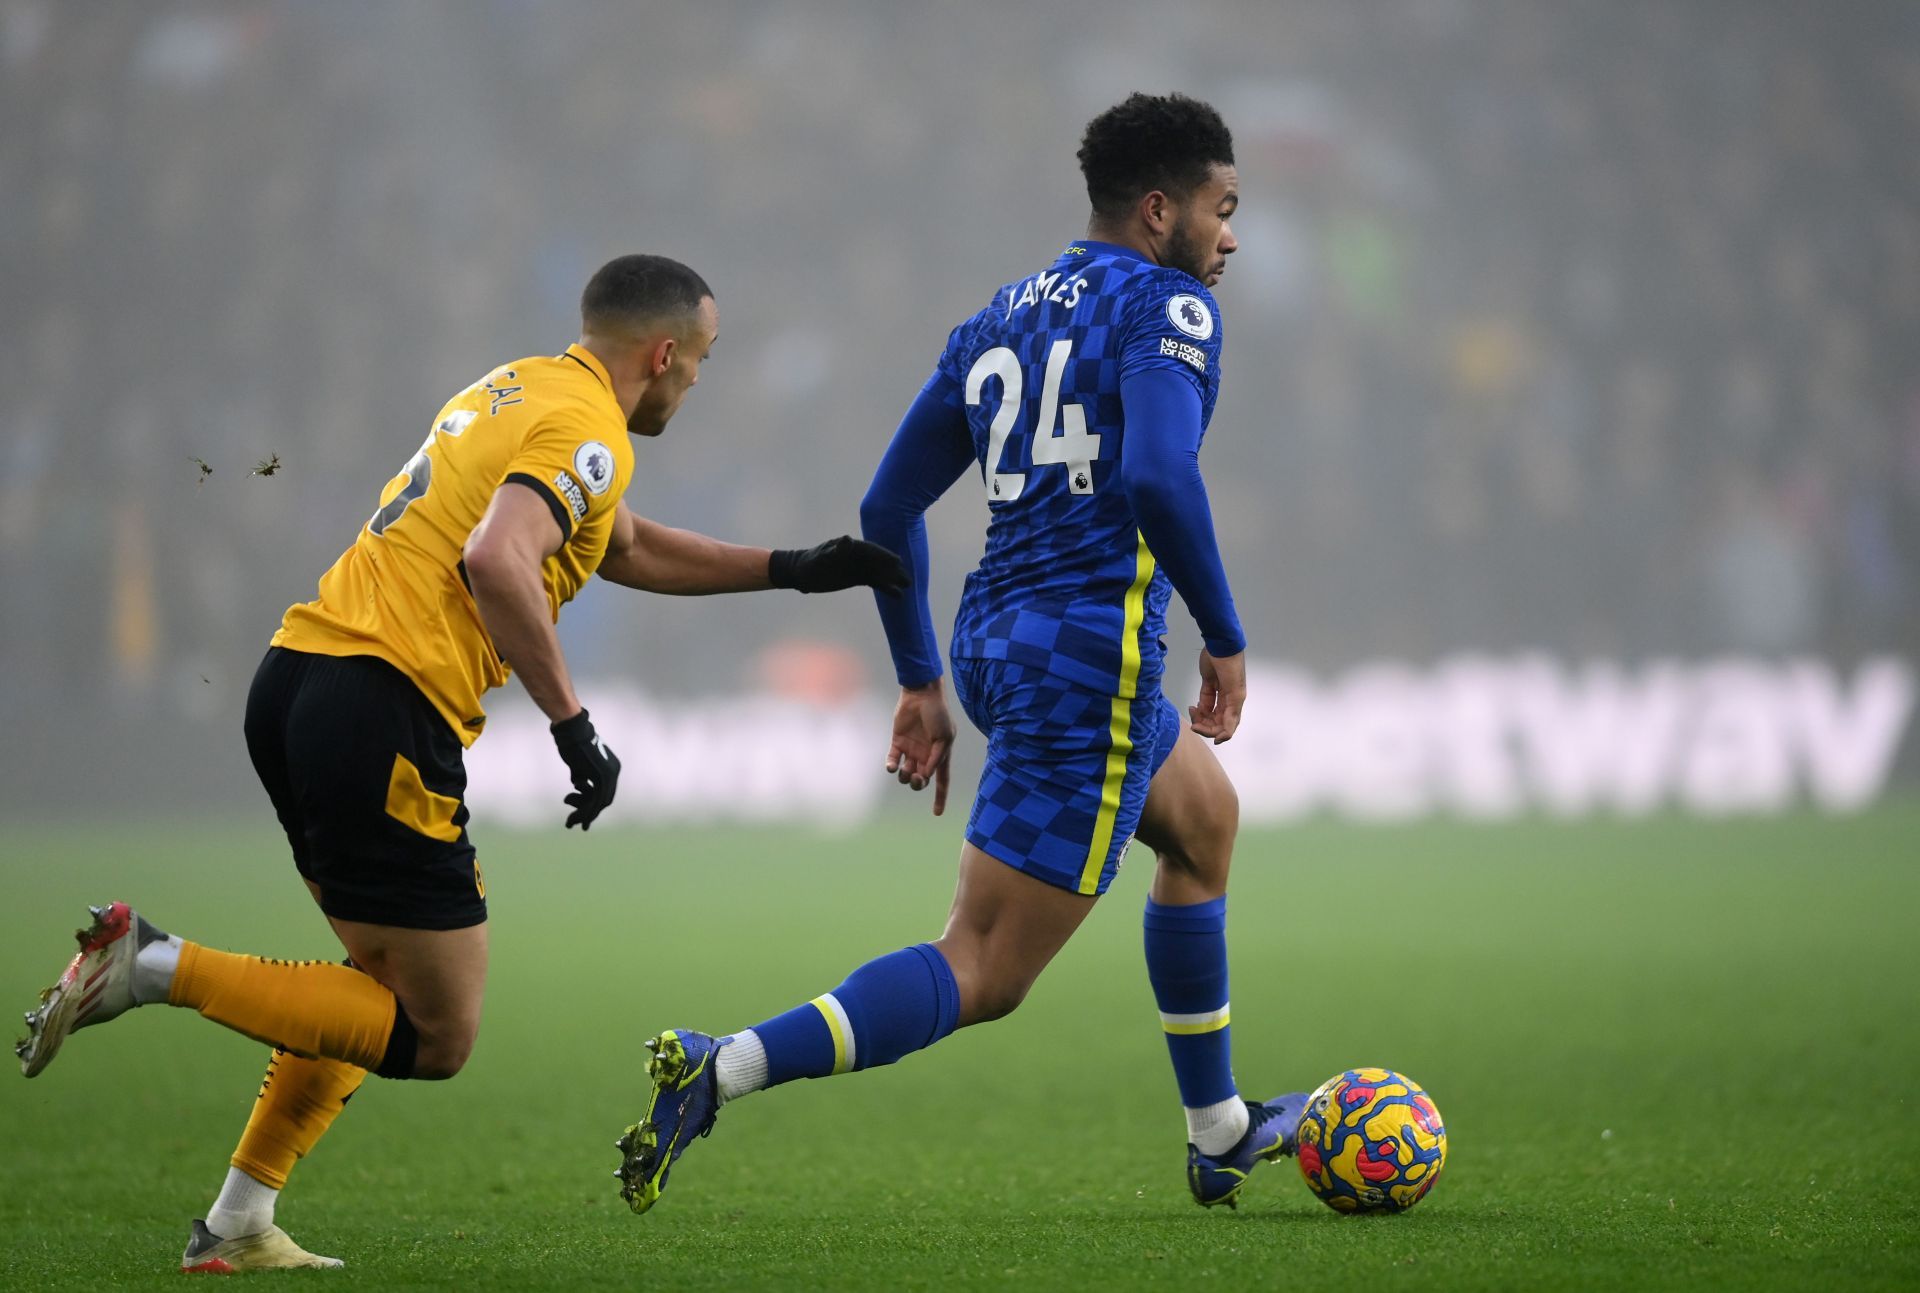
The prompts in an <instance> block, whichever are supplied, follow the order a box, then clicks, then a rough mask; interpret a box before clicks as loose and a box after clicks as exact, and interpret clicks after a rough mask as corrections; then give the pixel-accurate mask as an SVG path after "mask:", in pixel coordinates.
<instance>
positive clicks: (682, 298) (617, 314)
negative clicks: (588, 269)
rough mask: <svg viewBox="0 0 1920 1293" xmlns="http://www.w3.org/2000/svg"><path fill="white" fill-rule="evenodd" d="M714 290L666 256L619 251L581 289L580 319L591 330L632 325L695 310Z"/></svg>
mask: <svg viewBox="0 0 1920 1293" xmlns="http://www.w3.org/2000/svg"><path fill="white" fill-rule="evenodd" d="M712 295H713V289H712V288H710V287H708V286H707V281H706V280H705V279H704V278H701V277H700V276H699V275H698V274H696V273H694V272H693V271H692V270H690V269H688V268H687V267H686V266H685V265H682V264H681V263H680V262H679V261H677V260H670V259H668V258H667V257H665V256H640V255H635V256H616V257H614V259H612V260H610V261H608V262H607V263H606V264H604V265H602V266H601V267H600V268H599V269H597V270H595V271H594V274H593V277H592V278H590V279H588V280H587V290H586V291H584V292H582V293H581V294H580V323H581V325H582V326H583V327H584V328H585V329H586V330H587V331H589V332H602V331H611V330H613V329H617V328H620V327H623V326H624V327H631V326H633V325H634V324H637V323H645V322H649V321H651V320H654V319H659V318H662V317H664V316H667V315H676V314H692V313H693V312H694V311H695V310H697V309H699V308H700V302H701V301H702V300H704V299H705V298H707V297H709V296H712Z"/></svg>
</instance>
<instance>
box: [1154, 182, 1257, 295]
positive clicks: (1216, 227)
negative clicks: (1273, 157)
mask: <svg viewBox="0 0 1920 1293" xmlns="http://www.w3.org/2000/svg"><path fill="white" fill-rule="evenodd" d="M1239 207H1240V172H1238V171H1236V170H1235V169H1234V168H1233V167H1231V166H1215V167H1214V168H1213V170H1212V173H1211V175H1210V176H1209V177H1208V179H1207V182H1206V183H1205V184H1202V185H1201V186H1200V187H1199V188H1197V189H1195V190H1194V191H1193V193H1192V194H1191V195H1189V196H1188V198H1187V200H1186V202H1185V203H1183V204H1182V205H1181V207H1180V210H1179V214H1178V215H1177V216H1175V217H1174V221H1173V227H1172V228H1171V229H1170V230H1168V231H1167V248H1166V252H1165V253H1164V256H1163V258H1162V263H1163V264H1166V265H1170V266H1172V267H1173V268H1174V269H1184V270H1185V271H1187V273H1189V274H1191V275H1193V276H1194V277H1195V278H1197V279H1199V280H1200V281H1201V282H1202V283H1205V284H1206V285H1207V286H1208V287H1212V286H1213V285H1214V284H1215V283H1218V282H1219V281H1220V275H1221V274H1222V273H1223V272H1224V271H1225V270H1226V268H1227V257H1229V256H1231V255H1233V253H1234V252H1235V251H1237V250H1238V249H1239V247H1240V240H1239V239H1237V238H1235V237H1234V236H1233V228H1232V226H1231V224H1230V223H1229V222H1230V221H1231V220H1232V219H1233V213H1234V212H1235V211H1237V210H1238V209H1239Z"/></svg>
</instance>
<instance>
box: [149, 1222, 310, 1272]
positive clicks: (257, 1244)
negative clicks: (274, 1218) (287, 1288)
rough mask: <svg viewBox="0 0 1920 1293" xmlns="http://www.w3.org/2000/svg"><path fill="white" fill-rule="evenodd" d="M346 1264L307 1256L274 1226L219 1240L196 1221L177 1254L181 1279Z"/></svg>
mask: <svg viewBox="0 0 1920 1293" xmlns="http://www.w3.org/2000/svg"><path fill="white" fill-rule="evenodd" d="M345 1265H346V1263H345V1262H343V1261H341V1260H340V1259H339V1258H338V1257H322V1256H320V1255H319V1254H318V1253H310V1252H308V1251H307V1250H306V1249H304V1248H302V1247H301V1246H300V1245H299V1244H296V1243H294V1242H293V1239H292V1237H291V1236H289V1235H288V1234H287V1232H286V1231H284V1230H282V1229H281V1228H280V1227H278V1226H268V1227H267V1228H266V1229H265V1230H262V1231H261V1232H260V1233H259V1234H257V1235H241V1236H239V1237H238V1238H235V1239H222V1238H221V1237H220V1236H219V1235H216V1234H214V1233H213V1231H211V1230H209V1229H207V1223H206V1222H204V1221H201V1220H199V1219H198V1218H196V1219H195V1220H194V1223H193V1234H192V1235H190V1236H189V1237H188V1239H187V1251H186V1252H184V1253H181V1254H180V1271H181V1273H182V1274H183V1275H243V1274H245V1273H246V1272H248V1271H291V1270H330V1269H332V1268H333V1267H336V1266H345Z"/></svg>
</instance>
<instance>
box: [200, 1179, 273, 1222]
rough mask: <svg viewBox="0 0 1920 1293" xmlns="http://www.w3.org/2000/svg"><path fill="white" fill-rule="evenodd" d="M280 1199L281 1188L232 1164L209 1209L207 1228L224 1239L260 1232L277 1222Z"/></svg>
mask: <svg viewBox="0 0 1920 1293" xmlns="http://www.w3.org/2000/svg"><path fill="white" fill-rule="evenodd" d="M279 1201H280V1191H278V1190H276V1189H274V1188H273V1187H272V1186H271V1185H265V1184H263V1183H261V1182H259V1181H256V1180H254V1179H253V1178H252V1177H251V1176H248V1175H247V1174H246V1173H245V1172H243V1171H241V1170H240V1169H239V1168H237V1167H230V1168H228V1169H227V1179H226V1182H225V1183H224V1184H223V1185H222V1186H221V1187H220V1197H219V1198H217V1199H215V1200H214V1201H213V1206H212V1207H211V1208H208V1209H207V1229H208V1230H211V1231H212V1232H213V1233H214V1234H215V1235H218V1236H219V1237H220V1238H222V1239H238V1238H240V1237H241V1236H242V1235H257V1234H259V1233H260V1232H261V1231H263V1230H265V1229H267V1227H269V1226H271V1225H272V1224H273V1209H274V1205H275V1204H277V1203H278V1202H279Z"/></svg>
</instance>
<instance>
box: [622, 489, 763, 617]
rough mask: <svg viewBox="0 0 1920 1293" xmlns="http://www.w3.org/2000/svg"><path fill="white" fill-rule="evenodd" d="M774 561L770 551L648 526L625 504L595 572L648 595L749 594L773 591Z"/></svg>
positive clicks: (701, 535) (671, 528)
mask: <svg viewBox="0 0 1920 1293" xmlns="http://www.w3.org/2000/svg"><path fill="white" fill-rule="evenodd" d="M771 556H772V554H771V553H770V552H769V551H768V550H767V549H766V548H750V547H743V546H741V545H740V544H737V543H725V542H722V541H721V540H719V539H712V538H708V537H707V536H706V535H704V534H696V533H695V532H694V531H692V530H676V529H674V528H673V527H671V526H667V525H661V524H660V523H659V522H658V521H649V520H648V519H647V518H646V517H644V516H641V515H640V514H638V513H637V512H635V511H634V510H633V509H631V508H629V507H628V506H627V505H626V504H625V503H622V504H620V507H619V510H618V511H617V512H615V514H614V518H613V536H612V538H611V539H610V540H609V541H608V543H607V555H606V558H605V559H604V560H602V561H601V563H600V569H599V570H597V571H595V572H594V573H595V574H597V575H599V576H600V577H601V578H602V579H606V580H610V581H611V582H613V583H616V584H621V585H623V586H625V587H627V588H637V589H639V590H640V591H641V592H643V593H667V594H670V595H673V596H680V597H698V596H704V595H707V594H710V593H747V592H753V591H756V590H758V589H762V588H771V587H773V584H772V582H771V581H770V580H769V578H768V575H767V561H768V558H769V557H771Z"/></svg>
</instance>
